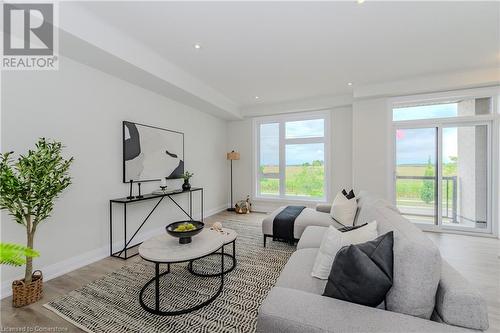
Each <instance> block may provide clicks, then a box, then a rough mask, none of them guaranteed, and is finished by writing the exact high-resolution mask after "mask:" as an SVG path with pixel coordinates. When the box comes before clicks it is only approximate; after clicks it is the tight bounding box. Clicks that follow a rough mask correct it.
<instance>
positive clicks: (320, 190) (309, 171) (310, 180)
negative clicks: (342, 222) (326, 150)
mask: <svg viewBox="0 0 500 333" xmlns="http://www.w3.org/2000/svg"><path fill="white" fill-rule="evenodd" d="M260 173H261V174H262V175H266V174H273V173H274V174H278V173H279V166H277V165H261V166H260ZM324 180H325V167H324V162H323V161H321V160H314V161H312V162H311V163H309V162H306V163H303V164H300V165H287V166H286V169H285V189H286V190H285V191H286V195H290V196H307V197H312V198H320V197H323V196H324V194H325V193H324ZM260 193H261V194H270V195H272V194H274V195H278V194H279V179H275V178H274V179H273V178H261V180H260Z"/></svg>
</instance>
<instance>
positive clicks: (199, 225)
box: [165, 220, 205, 244]
mask: <svg viewBox="0 0 500 333" xmlns="http://www.w3.org/2000/svg"><path fill="white" fill-rule="evenodd" d="M182 224H192V225H194V229H191V230H185V231H176V230H175V229H176V228H177V227H179V226H180V225H182ZM203 227H205V224H204V223H203V222H200V221H192V220H187V221H179V222H174V223H170V224H169V225H167V226H166V227H165V229H166V230H167V233H168V234H169V235H170V236H174V237H178V238H179V243H180V244H189V243H191V237H193V236H195V235H197V234H199V233H200V232H201V231H202V230H203Z"/></svg>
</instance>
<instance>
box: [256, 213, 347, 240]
mask: <svg viewBox="0 0 500 333" xmlns="http://www.w3.org/2000/svg"><path fill="white" fill-rule="evenodd" d="M284 208H285V207H284V206H283V207H280V208H278V209H276V210H275V211H274V212H272V213H271V214H269V215H268V216H266V217H265V218H264V220H263V221H262V233H263V234H264V235H272V234H273V221H274V217H275V216H276V215H278V214H279V213H280V212H281V211H282V210H283V209H284ZM311 225H313V226H323V227H328V226H331V225H333V226H334V227H336V228H340V227H341V225H340V224H339V223H337V222H335V221H334V220H333V219H332V217H331V216H330V214H325V213H321V212H318V211H316V210H315V209H312V208H306V209H304V210H303V211H302V212H301V213H300V215H299V216H297V218H296V219H295V225H294V231H293V236H294V237H295V238H296V239H299V238H300V237H301V236H302V233H303V232H304V230H305V228H307V227H308V226H311Z"/></svg>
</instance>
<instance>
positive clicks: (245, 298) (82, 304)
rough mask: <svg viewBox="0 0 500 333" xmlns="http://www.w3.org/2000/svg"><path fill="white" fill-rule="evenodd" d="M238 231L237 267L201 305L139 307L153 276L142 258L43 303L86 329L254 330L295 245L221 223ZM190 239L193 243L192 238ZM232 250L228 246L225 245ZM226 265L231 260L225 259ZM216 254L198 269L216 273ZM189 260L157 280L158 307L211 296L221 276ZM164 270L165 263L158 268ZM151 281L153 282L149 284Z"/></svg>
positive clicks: (149, 298)
mask: <svg viewBox="0 0 500 333" xmlns="http://www.w3.org/2000/svg"><path fill="white" fill-rule="evenodd" d="M223 226H225V227H228V228H231V229H233V230H236V231H237V232H238V239H237V241H236V257H237V261H238V262H237V266H236V268H235V269H234V270H233V271H232V272H230V273H228V274H227V275H225V280H224V289H223V291H222V293H221V294H220V295H219V297H217V298H216V299H215V301H213V302H212V303H210V304H209V305H207V306H205V307H204V308H202V309H200V310H197V311H194V312H191V313H189V314H184V315H179V316H172V317H170V316H158V315H153V314H150V313H149V312H147V311H145V310H143V309H142V307H141V306H140V304H139V291H140V290H141V288H142V287H143V286H144V284H145V283H146V282H147V281H148V280H149V279H151V278H152V277H153V276H154V265H153V264H152V263H149V262H146V261H144V260H141V261H140V262H137V263H134V264H131V265H127V266H124V267H122V268H121V269H120V270H118V271H116V272H113V273H111V274H109V275H106V276H105V277H104V278H101V279H99V280H97V281H94V282H92V283H90V284H88V285H86V286H84V287H82V288H80V289H77V290H75V291H72V292H71V293H69V294H68V295H65V296H62V297H59V298H57V299H55V300H53V301H51V302H49V303H47V304H45V305H44V306H45V307H46V308H48V309H50V310H51V311H54V312H55V313H56V314H58V315H59V316H61V317H62V318H64V319H65V320H67V321H69V322H71V323H73V324H74V325H76V326H78V327H80V328H81V329H83V330H85V331H87V332H95V333H97V332H99V333H101V332H102V333H104V332H105V333H110V332H116V333H119V332H141V333H149V332H151V333H153V332H254V331H255V325H256V319H257V310H258V308H259V306H260V304H261V303H262V301H263V300H264V298H265V296H266V295H267V293H268V292H269V290H270V289H271V287H272V286H273V285H274V283H275V282H276V279H277V278H278V276H279V273H280V272H281V270H282V268H283V266H284V265H285V263H286V262H287V260H288V258H289V257H290V255H291V254H292V252H293V251H294V250H295V247H292V246H290V245H287V244H285V243H279V242H269V241H268V242H267V247H266V248H264V247H263V245H262V231H261V226H260V225H259V224H255V223H251V222H247V221H245V222H244V221H237V220H231V221H225V222H223ZM193 241H196V240H195V238H194V239H193ZM225 249H226V251H228V252H231V251H232V250H231V247H230V246H226V247H225ZM225 264H227V265H229V264H231V263H230V260H229V259H228V260H225ZM220 265H221V262H220V256H211V257H206V258H204V259H201V260H200V261H197V262H195V268H196V270H198V271H205V272H211V271H217V270H219V271H220ZM186 266H187V263H183V264H175V265H171V273H170V274H167V275H166V276H164V277H163V278H162V280H161V287H160V290H161V302H162V303H161V309H162V310H163V311H167V310H178V309H179V308H186V307H190V306H193V305H195V304H197V303H199V302H200V300H202V301H203V300H205V299H208V298H209V297H210V296H211V295H214V294H215V293H216V291H217V289H218V287H219V281H220V278H218V277H213V278H200V277H196V276H194V275H192V274H191V273H189V272H188V271H187V269H186ZM160 267H161V268H163V269H166V265H165V266H160ZM153 285H154V284H153ZM145 303H146V304H147V305H149V306H151V307H153V304H154V289H153V288H148V289H147V290H146V292H145Z"/></svg>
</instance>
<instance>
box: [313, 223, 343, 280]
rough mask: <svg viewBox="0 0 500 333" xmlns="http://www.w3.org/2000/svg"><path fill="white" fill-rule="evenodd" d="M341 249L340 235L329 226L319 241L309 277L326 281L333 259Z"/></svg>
mask: <svg viewBox="0 0 500 333" xmlns="http://www.w3.org/2000/svg"><path fill="white" fill-rule="evenodd" d="M341 248H342V233H341V232H340V231H338V230H337V229H335V228H334V227H332V226H329V227H328V229H327V230H326V233H325V235H324V236H323V239H322V240H321V245H320V246H319V251H318V254H317V255H316V260H315V261H314V266H313V270H312V272H311V275H312V276H313V277H316V278H318V279H322V280H325V279H328V275H330V270H331V269H332V265H333V259H334V258H335V255H336V254H337V252H339V250H340V249H341Z"/></svg>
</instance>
